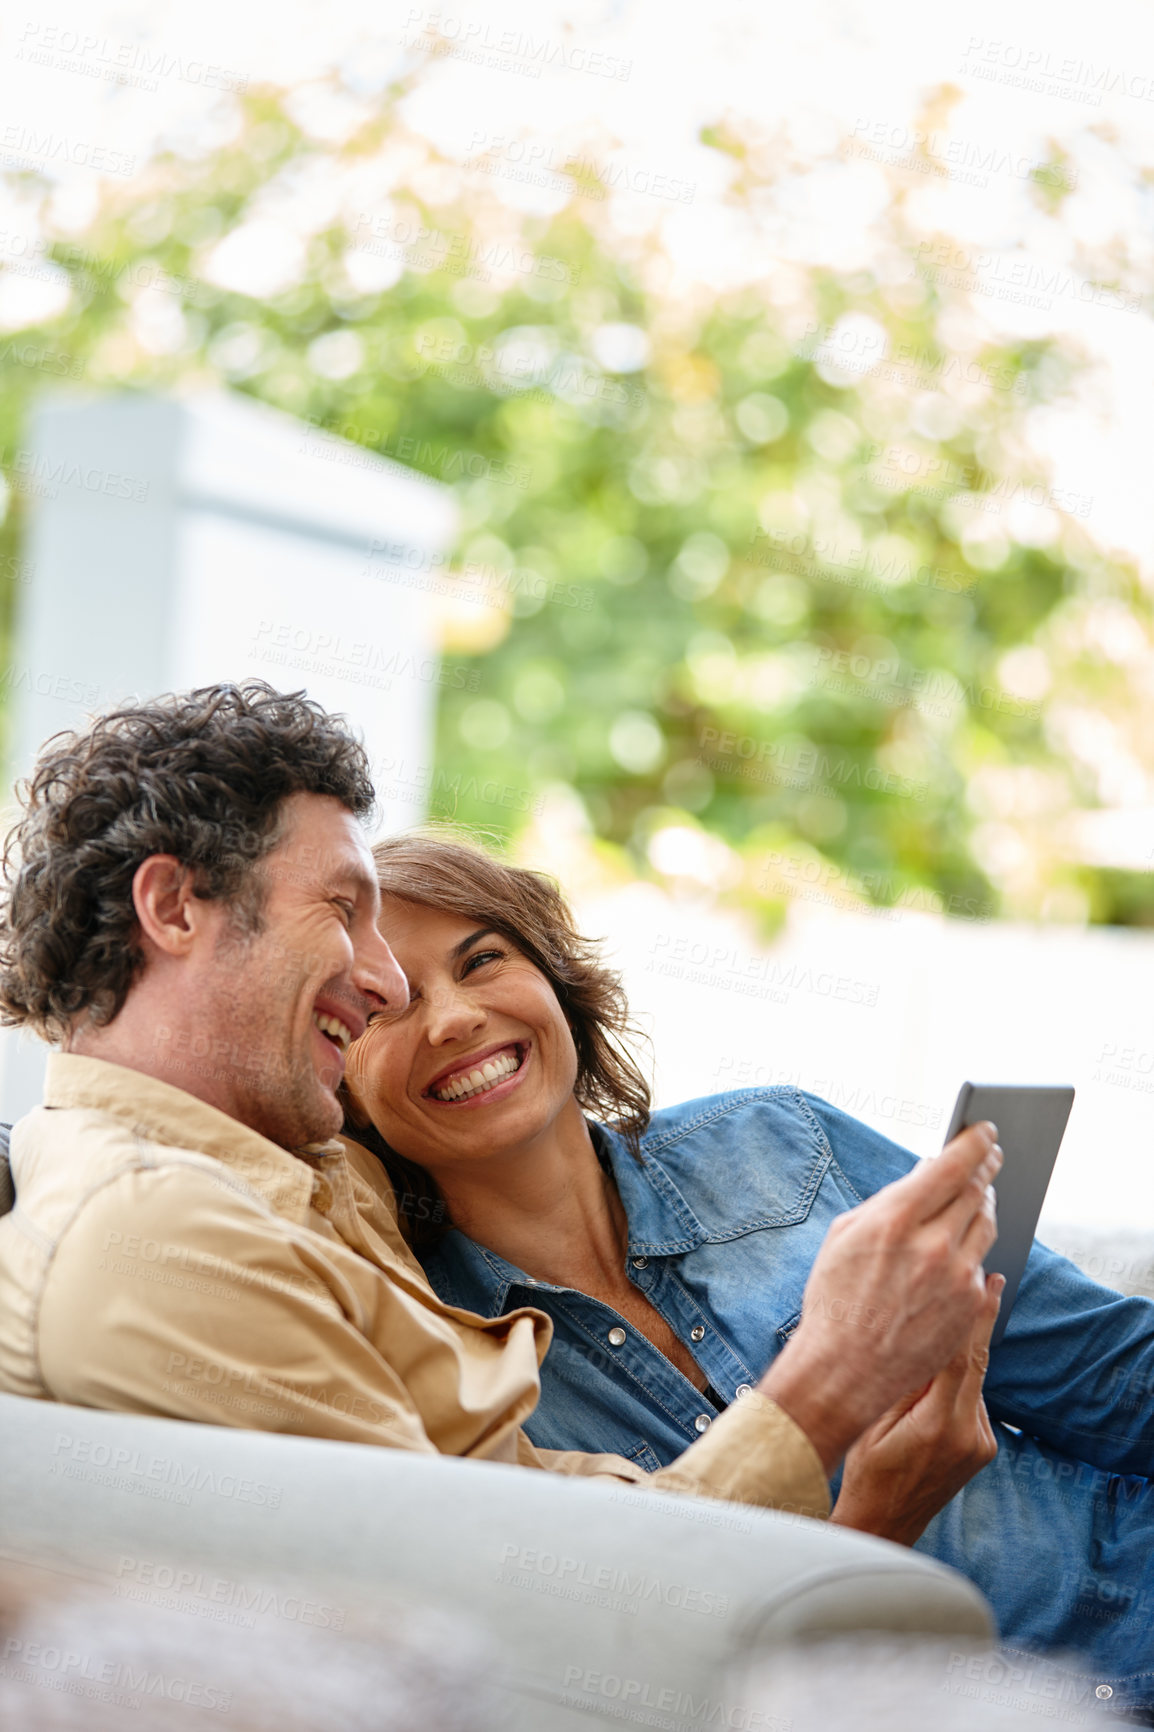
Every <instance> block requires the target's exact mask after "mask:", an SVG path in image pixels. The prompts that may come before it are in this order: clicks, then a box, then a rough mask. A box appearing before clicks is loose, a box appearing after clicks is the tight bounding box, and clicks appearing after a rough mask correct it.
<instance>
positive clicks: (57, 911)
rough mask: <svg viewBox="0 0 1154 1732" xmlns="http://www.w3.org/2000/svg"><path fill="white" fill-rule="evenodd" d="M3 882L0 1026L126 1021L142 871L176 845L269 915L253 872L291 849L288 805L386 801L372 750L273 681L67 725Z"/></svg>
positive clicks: (63, 1027) (7, 860) (55, 1032)
mask: <svg viewBox="0 0 1154 1732" xmlns="http://www.w3.org/2000/svg"><path fill="white" fill-rule="evenodd" d="M18 793H19V796H20V802H21V805H22V806H23V808H24V816H23V817H22V818H21V820H20V822H19V823H18V824H17V825H16V826H15V828H14V829H13V830H11V831H10V832H9V834H8V836H7V838H6V840H5V844H4V853H3V865H2V870H3V882H2V885H0V1024H3V1025H5V1026H7V1027H9V1028H11V1027H28V1028H31V1029H34V1030H35V1032H36V1033H37V1034H39V1035H41V1036H42V1037H43V1038H44V1039H45V1040H60V1039H62V1038H63V1037H64V1036H65V1034H66V1033H67V1031H68V1030H69V1029H70V1027H71V1026H72V1024H73V1023H74V1022H75V1020H76V1019H77V1018H78V1017H79V1016H81V1015H87V1016H88V1017H90V1018H91V1019H92V1021H93V1022H94V1023H96V1024H97V1025H103V1024H106V1023H109V1022H111V1021H112V1019H113V1018H114V1017H115V1016H116V1015H117V1013H118V1012H119V1011H120V1010H121V1009H122V1007H123V1005H124V1001H125V999H126V998H127V997H128V993H129V989H130V988H131V986H132V983H133V981H134V979H135V978H136V976H137V974H138V973H139V971H140V969H141V968H142V966H143V964H144V953H143V951H142V949H141V946H140V937H139V929H138V926H137V920H136V912H135V909H134V907H133V901H132V880H133V877H134V875H135V872H136V869H137V867H138V866H139V865H140V863H141V861H143V860H146V859H147V858H148V856H149V855H150V854H173V855H175V856H176V858H177V859H178V860H180V861H181V862H182V864H184V865H185V866H187V867H189V868H191V870H192V872H193V874H194V882H195V885H196V894H197V895H198V896H202V897H204V898H205V899H206V900H212V901H222V902H225V903H229V904H231V905H232V906H233V908H234V910H235V911H236V917H237V925H238V927H239V928H240V929H242V930H246V931H248V932H250V933H251V932H253V931H255V930H258V929H259V927H260V923H261V910H262V904H263V888H264V887H263V885H262V883H261V881H260V879H259V878H256V877H254V875H253V868H254V867H255V866H256V864H257V862H258V861H259V860H261V859H262V858H263V857H264V856H265V855H266V854H267V853H268V852H269V851H270V849H272V848H274V847H275V846H276V843H277V841H278V836H279V829H280V822H279V821H280V817H281V806H282V802H283V801H284V800H285V799H286V798H287V797H288V796H289V795H290V794H327V795H331V796H332V797H333V798H334V799H337V800H339V801H340V802H341V804H342V805H343V806H344V807H346V809H347V810H348V811H350V812H352V813H353V814H354V815H355V816H357V817H365V816H367V814H368V813H369V812H370V811H371V810H372V807H373V800H374V794H373V785H372V782H371V780H370V777H369V765H368V759H367V757H366V756H365V751H364V748H363V746H361V744H360V743H359V741H358V740H356V739H355V738H354V736H353V735H352V734H351V733H350V731H349V729H348V727H347V725H346V723H345V722H344V720H343V719H342V718H341V717H339V716H330V715H329V714H328V713H327V712H326V711H325V710H323V709H322V708H321V707H320V705H319V704H317V703H315V702H314V701H313V700H312V699H310V698H308V697H306V695H305V693H304V692H277V691H274V690H273V688H272V687H271V686H269V685H266V684H265V682H264V681H263V680H249V681H246V682H245V683H244V684H242V685H232V684H220V685H214V686H202V687H200V688H199V689H198V690H197V691H193V692H180V693H170V694H167V695H165V696H163V697H160V698H157V699H156V700H155V701H154V702H152V703H147V704H140V705H134V706H132V707H131V708H127V707H126V708H124V709H121V710H116V711H114V712H112V713H111V714H109V715H105V716H101V717H100V718H99V719H98V720H97V721H95V722H94V723H93V725H92V726H91V727H90V728H89V729H88V730H87V732H84V733H79V732H75V733H61V734H55V735H53V737H52V739H50V740H49V741H48V742H47V744H46V745H45V747H44V748H43V750H42V752H41V754H40V757H39V759H38V761H37V764H36V768H35V770H34V771H33V773H32V775H31V777H30V778H29V779H28V780H27V781H26V782H25V783H23V784H21V786H20V788H19V789H18Z"/></svg>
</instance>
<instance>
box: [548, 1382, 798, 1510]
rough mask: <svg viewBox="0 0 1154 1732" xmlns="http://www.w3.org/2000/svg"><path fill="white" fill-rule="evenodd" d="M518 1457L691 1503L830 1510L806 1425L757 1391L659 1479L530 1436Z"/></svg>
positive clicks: (614, 1459)
mask: <svg viewBox="0 0 1154 1732" xmlns="http://www.w3.org/2000/svg"><path fill="white" fill-rule="evenodd" d="M518 1459H519V1460H520V1461H521V1463H522V1465H524V1466H526V1467H541V1468H547V1469H550V1470H551V1471H553V1472H554V1473H567V1474H574V1475H580V1476H582V1477H590V1478H593V1477H596V1478H602V1477H605V1478H609V1479H614V1480H620V1481H625V1482H627V1483H629V1484H631V1485H637V1486H639V1487H644V1488H647V1489H649V1490H651V1491H662V1492H675V1493H679V1494H680V1495H681V1496H683V1497H697V1498H721V1499H725V1500H726V1501H728V1502H731V1503H745V1504H754V1505H756V1506H757V1507H758V1508H761V1509H776V1510H787V1511H789V1512H791V1513H792V1514H794V1515H803V1516H811V1517H813V1518H814V1519H815V1520H818V1521H824V1520H825V1519H826V1517H827V1516H828V1515H829V1510H830V1497H829V1484H828V1481H827V1480H826V1477H825V1471H824V1469H823V1467H822V1464H821V1460H820V1458H819V1456H818V1454H817V1451H816V1450H815V1449H814V1447H813V1445H812V1443H811V1442H810V1441H809V1438H808V1437H807V1436H806V1434H805V1432H804V1431H802V1429H801V1427H800V1426H798V1425H796V1424H795V1423H794V1421H793V1420H792V1419H790V1417H789V1415H788V1414H787V1413H786V1412H785V1411H784V1410H783V1409H782V1408H780V1407H778V1405H777V1403H776V1402H774V1401H770V1400H768V1399H767V1397H765V1396H764V1395H761V1394H760V1393H759V1392H758V1391H757V1390H751V1391H750V1392H749V1394H748V1395H745V1396H742V1397H741V1398H740V1399H739V1400H738V1401H735V1402H733V1403H732V1405H731V1406H729V1407H727V1408H726V1410H725V1412H724V1413H721V1414H719V1415H718V1417H717V1418H716V1419H715V1420H714V1421H713V1424H712V1425H711V1426H710V1428H709V1430H708V1431H707V1432H706V1433H705V1435H704V1437H702V1438H700V1439H699V1440H698V1442H696V1443H694V1444H691V1445H690V1447H689V1448H688V1449H687V1450H686V1451H685V1452H684V1454H683V1455H679V1456H678V1457H677V1459H676V1460H675V1461H672V1462H670V1464H669V1466H668V1467H663V1468H660V1469H659V1470H658V1471H657V1472H656V1473H647V1472H646V1471H645V1469H644V1468H641V1467H638V1465H637V1464H636V1462H631V1461H626V1460H625V1458H624V1456H620V1455H584V1454H582V1453H581V1452H580V1451H579V1450H555V1449H538V1448H537V1447H536V1445H535V1444H533V1443H530V1441H529V1439H528V1438H527V1437H526V1436H525V1435H524V1433H522V1434H521V1439H520V1445H519V1449H518Z"/></svg>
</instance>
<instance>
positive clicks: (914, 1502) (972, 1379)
mask: <svg viewBox="0 0 1154 1732" xmlns="http://www.w3.org/2000/svg"><path fill="white" fill-rule="evenodd" d="M1005 1285H1006V1278H1005V1276H1004V1275H991V1276H990V1277H989V1278H988V1281H987V1287H986V1303H985V1307H984V1309H983V1310H982V1312H981V1313H980V1314H979V1317H978V1321H977V1322H976V1323H975V1325H974V1329H973V1333H972V1335H971V1336H970V1339H969V1341H968V1342H967V1343H966V1345H965V1347H963V1349H962V1350H961V1352H960V1353H956V1354H955V1355H954V1357H953V1358H952V1359H951V1360H950V1362H949V1364H948V1365H947V1366H946V1367H945V1369H944V1370H942V1371H939V1372H938V1375H937V1376H936V1377H935V1378H934V1380H933V1382H932V1383H930V1384H929V1385H927V1387H926V1388H925V1389H922V1390H919V1391H918V1392H917V1393H916V1394H914V1395H906V1396H903V1398H902V1399H901V1401H899V1402H898V1403H897V1405H896V1406H895V1407H891V1408H890V1410H889V1412H888V1413H883V1414H882V1417H881V1418H880V1419H879V1420H878V1421H877V1423H876V1424H875V1425H871V1426H870V1428H869V1430H868V1431H866V1432H864V1433H863V1434H862V1436H861V1437H859V1438H858V1440H857V1442H856V1443H855V1444H854V1446H853V1448H852V1449H851V1450H850V1452H849V1454H848V1455H847V1456H846V1458H845V1473H844V1474H843V1475H842V1482H841V1493H840V1495H839V1497H838V1500H837V1503H836V1504H835V1506H834V1511H833V1515H832V1516H831V1518H830V1519H831V1521H835V1522H840V1523H841V1525H842V1526H843V1527H847V1528H856V1529H857V1530H858V1532H859V1533H863V1534H878V1535H880V1537H881V1538H882V1539H884V1540H896V1541H897V1542H898V1544H899V1545H903V1546H912V1545H913V1543H914V1541H915V1540H916V1539H918V1538H919V1537H920V1536H921V1534H922V1533H923V1532H924V1531H925V1528H926V1526H927V1524H928V1523H929V1522H930V1521H932V1520H933V1518H934V1516H936V1515H937V1513H938V1511H939V1510H940V1509H944V1508H945V1506H946V1504H948V1503H949V1501H950V1499H951V1498H952V1497H954V1496H955V1495H956V1494H957V1493H958V1492H960V1491H961V1489H962V1487H963V1486H964V1485H965V1484H966V1483H967V1482H968V1481H969V1480H971V1479H973V1477H974V1475H975V1474H976V1473H980V1472H981V1470H982V1468H984V1467H988V1466H989V1464H990V1462H992V1461H993V1459H994V1457H995V1456H996V1455H997V1453H998V1445H997V1440H996V1439H995V1437H994V1432H993V1427H992V1426H991V1425H990V1419H989V1415H988V1414H987V1412H986V1404H985V1402H984V1401H983V1400H982V1383H983V1381H984V1379H985V1375H986V1367H987V1366H988V1365H989V1363H990V1334H991V1331H992V1330H993V1327H994V1324H995V1322H996V1321H997V1316H998V1306H999V1303H1000V1302H1001V1297H1002V1289H1003V1288H1004V1287H1005Z"/></svg>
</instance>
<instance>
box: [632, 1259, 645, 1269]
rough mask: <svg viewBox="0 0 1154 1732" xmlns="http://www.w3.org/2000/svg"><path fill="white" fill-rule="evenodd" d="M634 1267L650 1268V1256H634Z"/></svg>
mask: <svg viewBox="0 0 1154 1732" xmlns="http://www.w3.org/2000/svg"><path fill="white" fill-rule="evenodd" d="M633 1267H634V1268H635V1269H648V1267H649V1258H648V1257H634V1259H633Z"/></svg>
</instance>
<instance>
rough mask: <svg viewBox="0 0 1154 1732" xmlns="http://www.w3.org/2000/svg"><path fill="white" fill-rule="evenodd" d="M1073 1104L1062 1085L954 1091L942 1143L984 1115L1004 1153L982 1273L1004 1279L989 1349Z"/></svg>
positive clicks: (1018, 1275) (1005, 1313)
mask: <svg viewBox="0 0 1154 1732" xmlns="http://www.w3.org/2000/svg"><path fill="white" fill-rule="evenodd" d="M1073 1104H1074V1091H1073V1089H1072V1088H1064V1087H1054V1088H1023V1087H1014V1086H1011V1085H1008V1084H1001V1083H970V1082H968V1083H963V1084H962V1088H961V1092H960V1093H959V1095H958V1099H957V1105H956V1106H955V1107H954V1113H953V1117H952V1119H951V1120H950V1128H949V1130H948V1131H947V1132H946V1142H947V1143H948V1142H950V1141H951V1140H952V1139H953V1138H954V1137H956V1136H957V1135H958V1133H959V1132H960V1131H963V1130H965V1129H966V1127H967V1125H976V1124H979V1123H980V1122H981V1121H982V1120H983V1119H989V1120H990V1121H992V1123H994V1124H995V1125H997V1127H998V1142H999V1143H1000V1145H1001V1147H1002V1152H1003V1153H1004V1155H1005V1161H1004V1163H1003V1166H1002V1170H1001V1172H1000V1173H999V1174H998V1180H997V1184H996V1186H995V1187H994V1189H995V1192H996V1195H997V1200H998V1239H997V1243H996V1244H995V1245H994V1247H993V1249H992V1250H991V1251H990V1252H989V1254H988V1255H987V1257H986V1259H985V1269H986V1273H987V1274H989V1275H1004V1276H1005V1278H1006V1287H1005V1292H1004V1293H1003V1295H1002V1308H1001V1311H1000V1312H999V1314H998V1321H997V1323H996V1324H995V1325H994V1333H993V1336H992V1337H991V1341H990V1345H991V1346H992V1347H996V1346H997V1344H998V1342H999V1341H1000V1340H1001V1339H1002V1336H1003V1335H1004V1334H1005V1330H1006V1324H1007V1322H1008V1321H1009V1317H1010V1311H1011V1308H1012V1306H1013V1303H1014V1300H1015V1298H1016V1296H1017V1292H1018V1285H1019V1283H1020V1281H1021V1279H1022V1275H1023V1274H1024V1272H1025V1268H1026V1259H1027V1257H1028V1256H1029V1254H1030V1246H1031V1245H1032V1244H1033V1242H1034V1232H1035V1229H1036V1228H1037V1225H1038V1217H1039V1215H1040V1214H1041V1212H1042V1204H1043V1202H1044V1201H1045V1197H1046V1189H1047V1186H1048V1185H1049V1183H1050V1175H1051V1173H1052V1172H1053V1170H1054V1162H1055V1161H1056V1160H1057V1158H1058V1150H1059V1149H1060V1148H1061V1146H1062V1137H1063V1134H1064V1132H1065V1129H1066V1121H1067V1120H1068V1119H1069V1117H1070V1109H1071V1107H1072V1106H1073Z"/></svg>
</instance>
